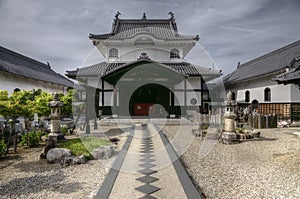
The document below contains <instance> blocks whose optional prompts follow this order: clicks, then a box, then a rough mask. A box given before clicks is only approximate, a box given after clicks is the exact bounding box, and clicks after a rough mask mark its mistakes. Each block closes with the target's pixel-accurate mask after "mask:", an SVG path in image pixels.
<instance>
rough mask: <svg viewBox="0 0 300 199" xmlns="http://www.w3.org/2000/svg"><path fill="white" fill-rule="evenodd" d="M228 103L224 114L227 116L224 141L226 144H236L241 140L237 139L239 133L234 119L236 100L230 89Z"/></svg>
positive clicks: (223, 135)
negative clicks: (235, 127) (236, 131)
mask: <svg viewBox="0 0 300 199" xmlns="http://www.w3.org/2000/svg"><path fill="white" fill-rule="evenodd" d="M226 97H227V103H226V111H225V114H224V118H225V129H224V130H225V131H224V132H223V134H222V142H223V143H224V144H234V143H237V142H239V141H238V139H237V134H236V133H235V129H234V119H235V116H236V115H235V113H234V108H235V106H236V103H235V101H234V100H233V99H232V93H231V91H229V92H228V93H227V96H226Z"/></svg>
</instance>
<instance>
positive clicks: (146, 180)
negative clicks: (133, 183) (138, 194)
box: [136, 176, 158, 184]
mask: <svg viewBox="0 0 300 199" xmlns="http://www.w3.org/2000/svg"><path fill="white" fill-rule="evenodd" d="M136 180H138V181H140V182H143V183H146V184H149V183H151V182H155V181H157V180H158V179H157V178H155V177H152V176H143V177H140V178H138V179H136Z"/></svg>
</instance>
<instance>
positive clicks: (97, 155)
mask: <svg viewBox="0 0 300 199" xmlns="http://www.w3.org/2000/svg"><path fill="white" fill-rule="evenodd" d="M114 153H115V146H114V145H110V146H100V147H99V148H96V149H94V150H93V152H92V156H93V158H94V159H96V160H99V159H109V158H111V157H112V156H113V155H114Z"/></svg>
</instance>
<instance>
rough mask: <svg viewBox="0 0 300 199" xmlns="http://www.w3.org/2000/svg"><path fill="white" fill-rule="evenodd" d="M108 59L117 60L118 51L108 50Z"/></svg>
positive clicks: (114, 49)
mask: <svg viewBox="0 0 300 199" xmlns="http://www.w3.org/2000/svg"><path fill="white" fill-rule="evenodd" d="M108 54H109V55H108V56H109V57H110V58H117V57H118V50H117V49H116V48H112V49H110V50H109V53H108Z"/></svg>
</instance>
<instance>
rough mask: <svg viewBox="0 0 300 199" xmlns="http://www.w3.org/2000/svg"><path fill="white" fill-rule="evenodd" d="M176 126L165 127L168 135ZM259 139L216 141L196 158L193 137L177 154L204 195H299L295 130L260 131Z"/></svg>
mask: <svg viewBox="0 0 300 199" xmlns="http://www.w3.org/2000/svg"><path fill="white" fill-rule="evenodd" d="M176 128H177V127H176V126H165V127H164V131H165V132H166V135H167V136H168V137H169V138H172V136H173V135H172V134H174V132H176ZM260 131H261V138H260V139H257V140H249V141H245V142H242V143H239V144H236V145H224V144H221V143H218V144H216V145H215V147H214V148H213V149H212V151H211V152H210V153H209V154H208V155H207V156H206V157H204V158H199V149H200V147H201V144H200V143H201V140H200V139H199V138H196V139H195V140H194V142H193V143H192V144H191V145H190V147H189V149H188V150H187V151H186V152H185V154H184V155H183V156H182V157H181V160H182V162H183V163H184V165H185V166H186V168H187V170H188V172H189V173H190V175H191V176H192V178H193V180H194V181H195V183H196V184H197V185H198V186H199V187H200V188H201V189H202V190H203V192H204V194H205V195H206V196H207V197H208V198H300V137H299V136H295V135H291V134H289V133H287V132H295V131H299V129H266V130H260Z"/></svg>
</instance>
